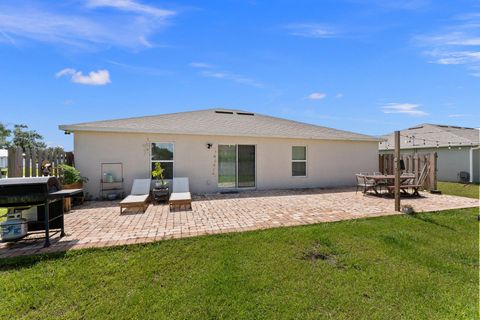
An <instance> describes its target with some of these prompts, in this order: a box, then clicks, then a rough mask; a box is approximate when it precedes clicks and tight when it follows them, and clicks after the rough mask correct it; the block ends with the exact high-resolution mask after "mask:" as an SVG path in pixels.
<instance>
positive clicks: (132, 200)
mask: <svg viewBox="0 0 480 320" xmlns="http://www.w3.org/2000/svg"><path fill="white" fill-rule="evenodd" d="M151 183H152V179H135V180H133V185H132V191H131V192H130V195H129V196H127V197H126V198H125V199H123V200H122V201H120V214H121V213H122V210H123V209H124V208H139V207H141V208H142V209H143V212H145V210H147V208H148V200H149V198H150V185H151Z"/></svg>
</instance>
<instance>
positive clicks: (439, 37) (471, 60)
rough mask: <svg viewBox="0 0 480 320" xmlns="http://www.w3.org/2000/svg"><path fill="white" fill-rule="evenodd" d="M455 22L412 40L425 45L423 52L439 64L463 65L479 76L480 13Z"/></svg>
mask: <svg viewBox="0 0 480 320" xmlns="http://www.w3.org/2000/svg"><path fill="white" fill-rule="evenodd" d="M454 21H455V22H456V24H453V25H449V26H446V27H444V28H441V29H439V30H438V31H437V32H436V33H433V34H428V35H419V36H416V37H415V38H414V42H415V43H416V44H417V45H419V46H421V47H426V48H428V50H425V51H424V52H423V53H424V54H425V55H427V56H429V57H431V58H433V60H430V61H429V62H430V63H436V64H441V65H464V66H465V67H466V69H467V70H469V71H470V74H471V75H472V76H480V73H479V72H478V70H479V68H480V14H478V13H477V14H476V13H472V14H468V15H463V16H460V17H457V18H456V19H454Z"/></svg>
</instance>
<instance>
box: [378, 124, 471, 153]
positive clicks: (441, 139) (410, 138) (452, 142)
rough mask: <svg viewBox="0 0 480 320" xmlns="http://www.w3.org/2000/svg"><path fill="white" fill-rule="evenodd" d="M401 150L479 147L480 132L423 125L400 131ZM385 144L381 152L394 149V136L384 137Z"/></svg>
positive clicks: (455, 127) (381, 147)
mask: <svg viewBox="0 0 480 320" xmlns="http://www.w3.org/2000/svg"><path fill="white" fill-rule="evenodd" d="M400 135H401V139H400V148H401V149H413V148H432V147H437V146H438V147H449V146H452V147H453V146H477V145H479V143H480V130H479V129H475V128H466V127H457V126H448V125H438V124H429V123H425V124H421V125H418V126H415V127H411V128H408V129H405V130H402V131H400ZM383 138H385V139H386V141H385V142H381V143H380V147H379V148H380V150H392V149H393V148H394V134H393V133H391V134H388V135H385V136H383Z"/></svg>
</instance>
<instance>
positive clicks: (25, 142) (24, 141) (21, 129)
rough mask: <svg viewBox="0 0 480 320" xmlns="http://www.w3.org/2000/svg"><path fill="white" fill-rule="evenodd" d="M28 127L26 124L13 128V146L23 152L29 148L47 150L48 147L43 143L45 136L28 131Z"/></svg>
mask: <svg viewBox="0 0 480 320" xmlns="http://www.w3.org/2000/svg"><path fill="white" fill-rule="evenodd" d="M27 129H28V126H27V125H25V124H16V125H15V126H14V127H13V139H12V141H11V145H12V146H16V147H21V148H22V149H23V150H25V149H27V148H39V149H43V148H46V147H47V145H46V144H45V142H43V136H42V135H41V134H39V133H38V132H37V131H35V130H27Z"/></svg>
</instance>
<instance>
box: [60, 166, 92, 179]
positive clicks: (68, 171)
mask: <svg viewBox="0 0 480 320" xmlns="http://www.w3.org/2000/svg"><path fill="white" fill-rule="evenodd" d="M59 169H60V170H61V173H62V175H61V177H60V182H61V183H62V184H74V183H80V182H87V181H88V179H87V178H86V177H82V176H81V174H80V171H79V170H78V169H76V168H74V167H72V166H69V165H66V164H61V165H59Z"/></svg>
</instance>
